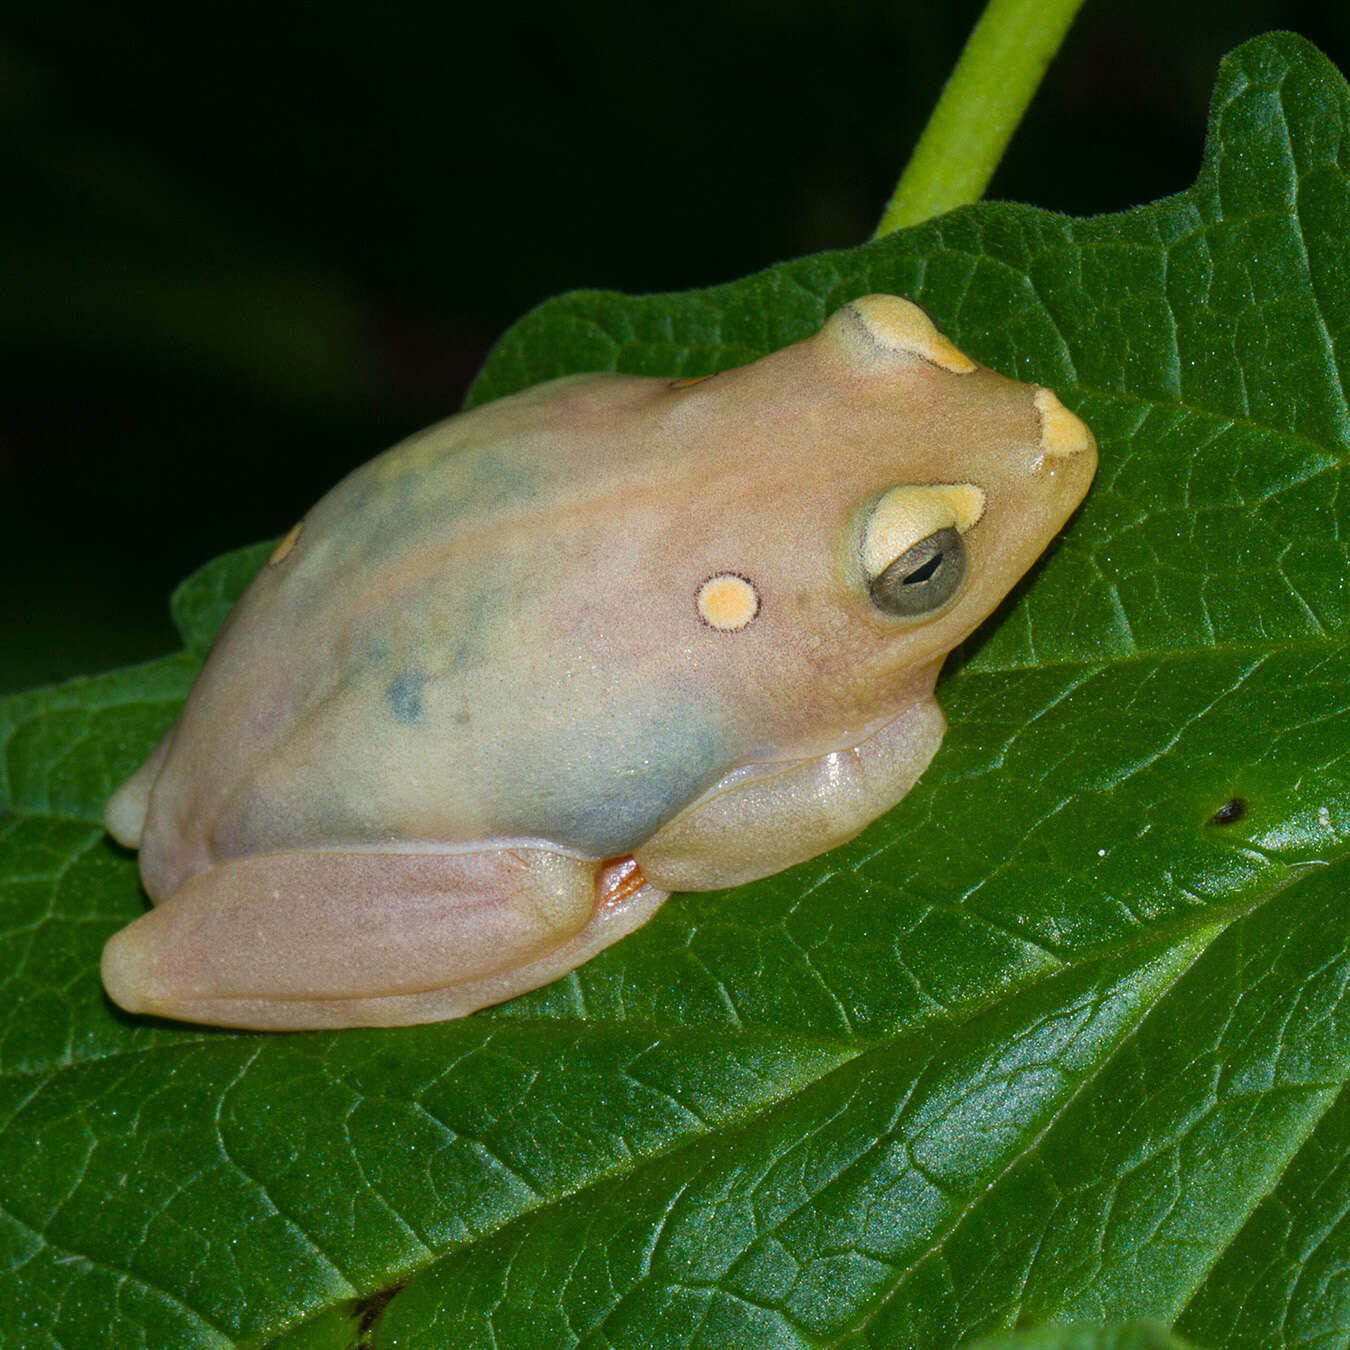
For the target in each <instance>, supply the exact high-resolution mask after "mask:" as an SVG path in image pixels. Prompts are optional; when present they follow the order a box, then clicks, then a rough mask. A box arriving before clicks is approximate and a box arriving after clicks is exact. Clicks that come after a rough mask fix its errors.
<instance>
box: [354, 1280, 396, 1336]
mask: <svg viewBox="0 0 1350 1350" xmlns="http://www.w3.org/2000/svg"><path fill="white" fill-rule="evenodd" d="M403 1284H404V1281H402V1280H400V1281H399V1282H398V1283H397V1284H391V1285H390V1286H389V1287H388V1288H387V1289H377V1290H376V1291H375V1292H374V1293H373V1294H367V1295H366V1296H365V1298H354V1299H353V1300H352V1301H351V1305H350V1311H349V1314H348V1315H349V1316H350V1317H351V1318H352V1319H353V1321H355V1322H356V1331H357V1334H358V1335H360V1336H364V1335H365V1334H366V1333H367V1332H368V1331H373V1330H374V1329H375V1323H376V1322H378V1321H379V1320H380V1318H381V1316H383V1314H384V1310H385V1309H386V1308H387V1307H388V1306H389V1305H390V1303H392V1302H393V1300H394V1297H395V1296H396V1295H397V1294H398V1292H399V1290H400V1289H402V1288H403Z"/></svg>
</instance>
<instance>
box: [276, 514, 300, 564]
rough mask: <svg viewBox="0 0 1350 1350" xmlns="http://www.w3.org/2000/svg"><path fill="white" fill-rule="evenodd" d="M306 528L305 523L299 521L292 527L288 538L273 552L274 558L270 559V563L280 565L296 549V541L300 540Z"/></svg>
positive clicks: (288, 531) (287, 535)
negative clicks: (301, 532) (302, 531)
mask: <svg viewBox="0 0 1350 1350" xmlns="http://www.w3.org/2000/svg"><path fill="white" fill-rule="evenodd" d="M304 528H305V522H304V521H303V520H302V521H299V522H297V523H296V524H294V525H292V526H291V528H290V529H289V530H287V532H286V537H285V538H284V539H283V540H282V541H281V543H279V544H278V545H277V546H276V548H274V549H273V550H272V556H271V557H270V558H268V560H267V561H268V563H269V564H270V563H279V562H281V561H282V559H283V558H285V556H286V555H287V554H288V553H289V552H290V551H291V550H292V549H293V548H294V547H295V541H296V540H297V539H299V538H300V531H301V530H303V529H304Z"/></svg>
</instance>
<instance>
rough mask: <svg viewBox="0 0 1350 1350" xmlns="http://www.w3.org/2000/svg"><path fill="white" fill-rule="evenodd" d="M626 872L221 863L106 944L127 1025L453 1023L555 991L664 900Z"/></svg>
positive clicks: (500, 865)
mask: <svg viewBox="0 0 1350 1350" xmlns="http://www.w3.org/2000/svg"><path fill="white" fill-rule="evenodd" d="M627 864H631V860H624V863H618V864H609V865H605V864H600V863H597V862H594V861H591V860H589V859H584V858H573V857H569V856H567V855H565V854H561V853H556V852H554V851H552V850H551V849H548V848H545V847H541V846H537V845H522V846H520V847H517V848H508V849H502V850H500V851H497V852H489V853H435V852H426V853H364V852H351V853H301V852H296V853H273V854H265V855H262V856H259V857H253V858H241V859H238V860H236V861H233V862H226V863H221V864H218V865H217V866H215V867H213V868H211V869H210V870H208V871H206V872H202V873H200V874H198V875H197V876H195V877H193V878H192V879H191V880H190V881H188V882H186V883H185V884H184V885H183V886H182V887H180V888H179V890H178V891H177V892H176V893H175V894H174V895H172V896H171V897H170V898H169V899H168V900H166V901H165V902H164V903H163V904H162V905H159V906H158V907H156V908H155V909H152V910H150V911H149V913H147V914H144V915H142V916H141V918H139V919H137V920H136V922H135V923H133V924H130V925H129V926H128V927H126V928H124V929H122V931H121V932H119V933H116V934H114V935H113V937H112V938H111V939H110V940H109V942H108V945H107V946H106V947H105V948H104V952H103V984H104V987H105V988H106V989H107V991H108V993H109V994H110V995H111V996H112V998H113V1000H114V1001H115V1002H117V1003H119V1004H120V1005H121V1006H122V1007H123V1008H126V1009H127V1010H128V1011H129V1012H139V1013H153V1014H156V1015H158V1016H160V1017H172V1018H177V1019H180V1020H183V1021H188V1022H208V1023H212V1024H215V1025H218V1026H235V1027H251V1028H254V1029H257V1030H297V1029H302V1028H320V1027H343V1026H403V1025H407V1024H411V1023H414V1022H434V1021H440V1020H441V1019H443V1018H448V1017H460V1016H463V1015H464V1014H465V1013H469V1012H473V1011H474V1009H476V1008H482V1007H486V1006H487V1005H488V1004H492V1003H500V1002H501V1001H502V1000H503V999H507V998H510V997H512V996H513V995H515V994H519V993H523V992H524V991H525V990H527V989H535V988H537V987H538V986H540V985H542V984H547V983H549V982H550V981H551V980H554V979H557V978H558V977H559V976H560V975H563V974H566V972H567V971H569V970H571V969H573V967H575V966H578V965H580V964H581V963H582V962H583V961H586V960H589V958H590V957H591V956H593V955H594V954H595V953H596V952H598V951H600V950H601V949H602V948H604V947H607V946H609V944H610V943H611V942H615V941H617V940H618V939H619V938H621V937H623V936H624V935H625V934H626V933H629V932H631V931H632V930H633V929H634V928H636V927H637V926H638V925H639V924H641V923H643V922H645V920H646V919H647V918H648V917H650V915H651V914H652V913H653V912H654V911H655V909H656V908H657V906H659V905H660V904H661V902H662V901H663V900H664V899H665V898H666V892H664V891H658V890H656V889H655V888H654V887H652V886H649V885H647V884H645V882H644V881H643V880H642V879H641V877H640V874H638V875H637V876H636V877H635V875H634V873H633V869H632V868H631V866H627Z"/></svg>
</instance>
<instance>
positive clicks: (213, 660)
mask: <svg viewBox="0 0 1350 1350" xmlns="http://www.w3.org/2000/svg"><path fill="white" fill-rule="evenodd" d="M1095 464H1096V452H1095V447H1094V446H1093V444H1092V438H1091V435H1090V433H1088V431H1087V429H1086V427H1084V426H1083V424H1082V423H1081V422H1080V421H1078V419H1077V418H1075V417H1074V416H1073V414H1071V413H1069V412H1068V411H1067V410H1066V409H1064V408H1063V407H1062V405H1060V404H1059V403H1058V402H1057V400H1055V399H1054V398H1053V395H1050V394H1049V393H1048V391H1043V390H1037V389H1036V388H1035V387H1034V386H1030V385H1024V384H1019V383H1016V382H1014V381H1010V380H1007V379H1005V378H1003V377H1002V376H999V375H997V374H995V373H994V372H992V371H989V370H985V369H983V368H981V367H978V366H976V365H975V364H974V363H973V362H971V361H970V360H969V358H966V357H965V356H964V355H963V354H961V353H960V352H958V351H956V349H955V348H954V347H952V346H951V344H950V343H948V342H947V341H946V339H945V338H942V336H941V335H940V334H937V333H936V331H935V330H933V329H932V327H931V323H930V322H929V321H928V320H927V319H926V316H923V315H922V313H921V311H918V310H917V309H916V308H915V307H914V306H911V305H909V304H908V302H906V301H901V300H897V299H895V298H893V297H880V296H878V297H865V298H864V299H862V300H859V301H855V302H854V303H853V304H852V305H850V306H847V307H846V308H844V309H842V310H840V311H839V312H838V313H836V314H835V315H834V316H833V317H832V318H831V319H830V320H829V322H827V323H826V325H825V326H824V328H822V329H821V331H820V332H819V333H817V334H816V335H815V336H814V337H812V338H810V339H808V340H807V341H805V342H801V343H797V344H795V345H794V346H791V347H788V348H785V349H784V350H782V351H779V352H775V353H773V354H771V355H769V356H766V357H764V358H762V359H761V360H759V361H756V362H754V363H753V364H751V365H748V366H744V367H741V368H739V369H735V370H730V371H725V372H723V373H721V374H719V375H717V376H715V377H712V378H710V379H706V380H703V381H699V382H692V383H691V382H686V381H674V382H672V381H668V380H662V379H650V378H639V377H629V376H616V375H585V376H576V377H571V378H568V379H564V380H558V381H554V382H552V383H550V384H546V385H541V386H538V387H537V388H534V389H531V390H528V391H526V392H524V393H522V394H518V395H515V396H514V397H511V398H506V399H502V400H500V401H499V402H497V403H494V404H490V405H488V406H486V407H483V408H480V409H477V410H475V411H473V412H470V413H465V414H461V415H460V416H458V417H453V418H451V419H449V420H448V421H446V422H443V423H441V424H439V425H438V426H435V427H432V428H431V429H429V430H428V431H426V432H423V433H422V434H421V435H419V436H416V437H413V438H412V439H411V440H409V441H406V442H404V443H403V444H402V445H400V446H397V447H395V448H394V449H393V450H390V451H388V452H387V453H386V454H384V455H382V456H380V457H379V458H377V459H375V460H373V461H372V462H371V463H369V464H367V465H365V466H364V467H362V468H360V469H358V470H357V471H356V472H355V473H353V474H351V475H350V476H349V477H348V478H347V479H345V480H344V481H343V482H342V483H340V484H339V485H338V486H337V487H336V488H334V489H333V490H332V491H331V492H330V493H329V494H328V495H327V496H326V497H324V498H323V500H322V501H320V502H319V503H318V505H316V506H315V507H314V508H313V510H312V511H310V512H309V514H308V515H307V516H306V517H305V519H304V520H303V521H302V522H301V525H300V526H299V527H298V533H297V532H295V531H293V532H292V536H291V537H288V539H287V541H284V542H283V544H282V546H280V547H279V548H278V550H277V553H276V555H274V559H273V561H272V562H271V563H269V564H268V565H267V566H266V567H264V569H263V570H262V572H261V573H260V574H259V576H258V577H257V578H256V580H255V581H254V582H253V584H252V586H251V587H250V588H249V590H248V591H247V593H246V594H245V595H244V597H243V598H242V599H241V600H240V602H239V604H238V605H237V606H236V608H235V610H234V612H233V613H232V614H231V616H230V618H229V620H228V621H227V623H226V625H225V627H224V628H223V630H222V632H221V634H220V636H219V638H218V639H217V642H216V645H215V647H214V648H213V650H212V653H211V655H210V657H209V659H208V661H207V663H206V665H205V667H204V669H203V670H202V673H201V675H200V677H199V679H198V681H197V683H196V685H195V686H194V688H193V690H192V693H191V695H190V696H189V698H188V701H187V704H186V706H185V707H184V710H183V713H182V716H181V717H180V718H179V720H178V722H177V724H176V725H175V726H174V728H173V729H172V730H171V731H170V732H169V734H168V735H167V736H166V737H165V740H164V742H163V743H161V745H160V746H159V747H157V749H156V750H155V752H154V753H153V754H152V755H151V757H150V759H149V760H147V762H146V764H145V766H143V768H142V769H141V770H140V772H139V773H138V774H137V775H136V776H135V777H134V778H132V779H131V780H130V781H129V782H128V783H127V784H125V785H124V786H123V787H122V788H121V789H120V790H119V791H118V793H117V794H115V795H114V797H113V799H112V800H111V801H110V803H109V805H108V809H107V813H106V819H107V823H108V826H109V828H110V830H111V831H112V832H113V834H114V835H115V836H116V837H117V838H119V839H120V840H122V841H123V842H124V843H127V844H129V845H131V846H134V847H138V848H139V849H140V850H141V856H140V865H141V875H142V878H143V880H144V882H145V886H146V890H147V891H148V892H149V894H150V896H151V898H152V900H154V901H155V902H156V904H157V908H155V909H153V910H152V911H150V912H149V913H147V914H146V915H145V916H143V917H142V918H141V919H139V920H137V921H136V922H135V923H134V924H132V925H130V926H129V927H128V928H126V929H124V930H123V931H122V932H121V933H119V934H117V935H115V936H114V937H113V939H112V940H111V941H110V942H109V944H108V947H107V950H106V951H105V955H104V965H103V974H104V982H105V985H106V987H107V988H108V991H109V993H110V994H111V995H112V997H113V998H114V999H115V1000H116V1001H117V1002H118V1003H120V1004H122V1006H124V1007H126V1008H128V1009H130V1010H132V1011H138V1012H151V1013H156V1014H159V1015H162V1016H169V1017H178V1018H186V1019H189V1020H195V1021H205V1022H215V1023H220V1024H223V1025H237V1026H250V1027H260V1028H292V1027H319V1026H343V1025H386V1024H398V1023H405V1022H416V1021H429V1020H436V1019H439V1018H442V1017H449V1016H458V1015H462V1014H463V1013H466V1012H470V1011H472V1010H473V1009H474V1008H478V1007H482V1006H484V1005H485V1004H488V1003H492V1002H496V1001H499V1000H500V999H503V998H506V997H509V996H511V995H512V994H515V993H518V992H521V991H522V990H525V989H529V988H534V987H536V986H537V985H539V984H542V983H545V982H547V981H548V980H551V979H553V978H556V977H557V976H558V975H560V974H562V973H564V972H565V971H567V970H569V969H571V968H573V967H574V966H576V965H577V964H579V963H580V962H581V961H584V960H585V959H587V958H588V957H589V956H590V955H592V954H594V952H596V951H598V950H599V949H600V948H602V947H604V946H606V945H608V944H609V943H610V942H612V941H614V940H615V939H616V938H618V937H620V936H622V935H623V934H624V933H626V932H628V931H631V929H632V928H633V927H635V926H636V925H637V924H638V923H641V922H642V921H644V920H645V919H646V918H647V917H649V916H650V914H651V913H652V912H653V911H654V910H655V908H656V907H657V906H658V905H659V904H660V903H661V901H662V900H664V899H665V897H666V894H667V893H668V892H669V891H670V890H671V889H675V888H679V889H717V888H720V887H722V886H725V885H731V884H736V883H738V882H741V881H744V880H748V879H750V878H752V877H755V876H762V875H766V874H768V873H770V872H773V871H777V870H779V869H780V868H782V867H786V866H789V865H791V864H792V863H795V862H798V861H801V860H802V859H803V858H806V857H810V856H812V855H813V854H815V853H817V852H820V851H822V850H823V849H826V848H829V847H832V846H834V845H835V844H837V843H839V842H842V841H843V840H845V839H847V838H850V837H851V836H852V835H854V834H856V833H857V832H858V831H859V830H860V829H862V828H863V827H864V826H865V825H866V824H867V823H868V821H870V820H872V819H873V818H875V817H876V816H877V815H879V814H880V813H881V812H882V811H884V810H886V809H887V808H888V807H890V806H891V805H893V804H894V803H895V802H896V801H898V800H899V799H900V798H901V797H902V796H903V795H904V794H905V793H906V792H907V791H908V790H909V788H910V787H911V786H912V785H913V782H914V781H915V780H916V779H917V777H918V776H919V774H920V773H921V772H922V771H923V769H924V767H926V765H927V763H928V761H929V760H930V759H931V757H932V755H933V753H934V752H935V751H936V749H937V746H938V743H939V742H940V740H941V735H942V727H943V723H942V716H941V712H940V711H939V710H938V708H937V705H936V703H935V702H934V700H933V698H932V690H933V684H934V681H935V679H936V676H937V671H938V668H939V667H940V665H941V662H942V659H943V657H944V656H945V654H946V653H947V652H948V651H949V650H951V648H952V647H954V646H955V645H956V644H957V643H959V642H960V641H961V640H962V639H963V638H965V637H966V636H967V635H968V634H969V633H970V632H971V630H972V629H974V628H975V626H976V625H977V624H978V623H979V622H980V621H981V620H982V619H983V618H984V617H985V616H986V615H987V614H988V613H989V612H990V611H991V610H992V609H993V608H994V607H995V605H997V603H998V602H999V600H1000V599H1001V598H1002V597H1003V595H1004V594H1005V593H1006V592H1007V590H1008V589H1009V587H1011V586H1012V585H1013V583H1014V582H1015V581H1016V580H1017V579H1018V578H1019V577H1020V576H1021V575H1022V574H1023V573H1024V572H1025V571H1026V569H1027V568H1028V567H1029V566H1030V565H1031V563H1032V562H1033V561H1034V560H1035V558H1036V557H1037V556H1038V555H1039V554H1040V553H1041V551H1042V550H1043V549H1044V547H1045V545H1046V544H1047V543H1048V542H1049V541H1050V539H1051V538H1052V537H1053V536H1054V535H1055V533H1056V532H1057V531H1058V530H1059V529H1060V527H1061V526H1062V525H1063V523H1064V521H1065V519H1066V518H1067V517H1068V515H1069V514H1070V512H1071V511H1072V510H1073V508H1074V507H1075V506H1076V505H1077V504H1078V502H1079V500H1080V499H1081V498H1082V496H1083V493H1084V492H1085V491H1086V490H1087V487H1088V484H1089V483H1090V481H1091V478H1092V474H1093V471H1094V469H1095ZM932 485H945V486H942V487H941V490H940V491H937V492H934V491H933V488H932ZM951 485H959V491H958V490H957V488H956V487H952V486H951ZM909 487H922V488H925V489H926V490H927V494H928V495H926V496H924V495H922V494H911V493H908V492H899V493H895V492H893V489H897V488H909ZM888 494H889V495H888ZM881 500H884V502H885V504H886V509H885V510H883V509H882V508H881V507H879V506H878V505H877V504H878V502H879V501H881ZM972 503H976V504H977V506H972V505H971V504H972ZM897 504H898V505H897ZM949 505H950V506H951V509H952V513H953V514H952V516H951V520H950V521H948V523H949V524H950V523H953V522H955V523H956V524H957V525H958V526H959V528H960V531H961V538H962V542H963V543H964V546H965V550H966V556H967V564H966V572H965V576H964V581H963V582H962V584H961V586H960V589H959V590H958V591H957V593H956V594H955V596H954V597H953V598H952V599H951V600H950V602H948V603H945V604H944V605H942V607H941V608H939V609H938V610H937V611H935V612H934V613H933V614H931V615H925V616H920V617H918V618H915V617H907V618H897V617H895V616H893V615H891V614H887V613H885V612H883V611H882V610H880V609H878V607H877V605H876V604H875V603H874V601H873V599H872V598H871V596H870V595H869V589H868V583H869V579H870V573H871V571H872V570H873V569H875V568H876V567H877V566H879V565H880V563H881V562H882V561H884V559H885V557H886V556H888V554H893V553H894V552H895V551H896V550H898V549H899V548H901V547H902V546H903V545H904V544H905V541H906V539H908V536H906V535H905V530H906V529H907V528H910V522H911V521H912V520H913V521H919V522H922V521H926V520H929V519H930V516H932V513H933V512H935V511H936V512H938V513H939V514H940V513H941V512H942V511H943V510H946V509H947V508H948V506H949ZM925 513H926V514H925ZM883 518H884V523H881V524H879V523H878V522H879V521H883ZM919 528H920V526H914V527H913V529H911V530H910V532H911V533H913V532H914V530H915V529H919ZM922 528H923V529H927V526H923V527H922ZM896 541H899V542H896ZM914 542H915V540H914V539H908V543H914ZM710 579H716V581H715V584H712V585H709V584H708V583H709V581H710ZM632 858H636V860H637V864H638V867H639V868H640V873H639V872H636V871H635V870H634V869H633V868H632V866H631V863H627V864H624V865H619V864H615V863H614V862H613V860H616V859H632ZM625 869H626V870H625Z"/></svg>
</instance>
